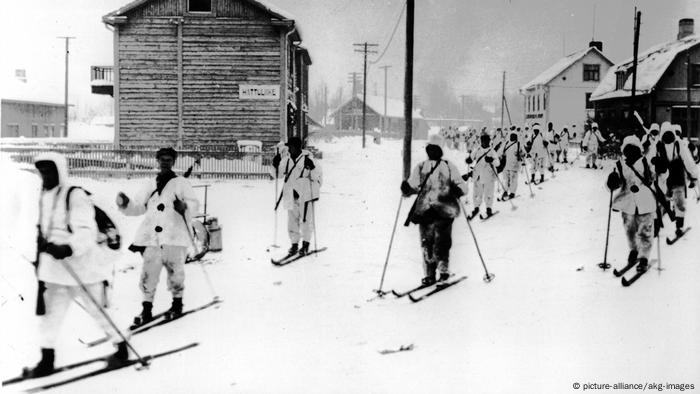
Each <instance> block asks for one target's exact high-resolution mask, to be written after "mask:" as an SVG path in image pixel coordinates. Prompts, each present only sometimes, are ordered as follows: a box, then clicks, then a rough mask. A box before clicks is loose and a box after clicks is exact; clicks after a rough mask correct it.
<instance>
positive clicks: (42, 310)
mask: <svg viewBox="0 0 700 394" xmlns="http://www.w3.org/2000/svg"><path fill="white" fill-rule="evenodd" d="M36 229H37V236H36V258H35V259H34V262H33V263H32V265H34V272H35V273H37V274H38V271H39V256H40V255H41V249H42V247H41V245H42V244H43V243H44V236H43V234H42V233H41V222H39V223H37V225H36ZM37 284H38V285H37V295H36V311H35V312H36V315H37V316H41V315H44V314H46V303H45V302H44V292H45V291H46V284H45V283H44V281H42V280H38V279H37Z"/></svg>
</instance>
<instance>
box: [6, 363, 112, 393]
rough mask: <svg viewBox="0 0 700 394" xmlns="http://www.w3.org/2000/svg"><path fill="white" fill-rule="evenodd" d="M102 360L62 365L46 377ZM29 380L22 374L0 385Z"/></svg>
mask: <svg viewBox="0 0 700 394" xmlns="http://www.w3.org/2000/svg"><path fill="white" fill-rule="evenodd" d="M104 359H105V357H104V356H101V357H95V358H91V359H89V360H84V361H79V362H77V363H73V364H68V365H64V366H62V367H56V368H55V369H54V373H52V374H51V375H48V376H52V375H55V374H57V373H59V372H64V371H70V370H71V369H75V368H79V367H82V366H85V365H88V364H92V363H96V362H98V361H104ZM30 379H34V378H30V377H28V376H26V374H25V373H24V372H23V373H22V374H21V375H19V376H17V377H14V378H10V379H7V380H4V381H3V382H2V385H3V386H7V385H10V384H15V383H19V382H23V381H25V380H30ZM37 379H38V378H37Z"/></svg>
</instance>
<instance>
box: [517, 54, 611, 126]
mask: <svg viewBox="0 0 700 394" xmlns="http://www.w3.org/2000/svg"><path fill="white" fill-rule="evenodd" d="M612 64H613V62H612V61H610V59H608V58H607V57H606V56H605V55H603V43H602V42H600V41H591V42H590V43H589V47H588V48H586V49H584V50H581V51H578V52H574V53H572V54H570V55H568V56H566V57H564V58H562V59H560V60H559V61H558V62H556V63H554V64H553V65H552V66H551V67H549V68H548V69H547V70H545V71H544V72H543V73H541V74H540V75H538V76H537V77H536V78H535V79H533V80H532V81H530V82H528V83H527V84H525V85H524V86H523V87H521V88H520V93H521V94H522V95H523V98H524V101H525V104H524V112H525V122H526V123H535V122H538V123H540V124H541V125H542V126H543V127H546V124H547V123H549V122H552V123H554V127H555V129H557V130H561V128H562V127H564V126H569V125H571V124H578V125H583V123H584V122H585V121H586V119H587V118H592V117H593V115H594V109H593V105H592V104H591V102H590V97H591V94H592V93H593V91H594V90H595V88H596V87H597V86H598V83H600V80H601V78H602V77H603V76H604V75H605V73H607V72H608V69H609V68H610V67H611V66H612Z"/></svg>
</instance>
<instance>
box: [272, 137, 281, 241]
mask: <svg viewBox="0 0 700 394" xmlns="http://www.w3.org/2000/svg"><path fill="white" fill-rule="evenodd" d="M276 154H278V155H279V154H280V148H279V147H278V148H277V151H276ZM279 172H280V169H279V166H277V167H275V196H274V199H273V201H274V202H277V193H278V191H279V179H280V174H279ZM278 217H279V215H278V213H277V210H276V209H275V234H274V235H273V241H272V245H270V247H273V248H279V247H280V246H279V245H277V220H278Z"/></svg>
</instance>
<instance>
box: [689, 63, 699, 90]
mask: <svg viewBox="0 0 700 394" xmlns="http://www.w3.org/2000/svg"><path fill="white" fill-rule="evenodd" d="M691 73H692V79H691V81H692V84H693V85H700V64H693V65H692V66H691Z"/></svg>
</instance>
